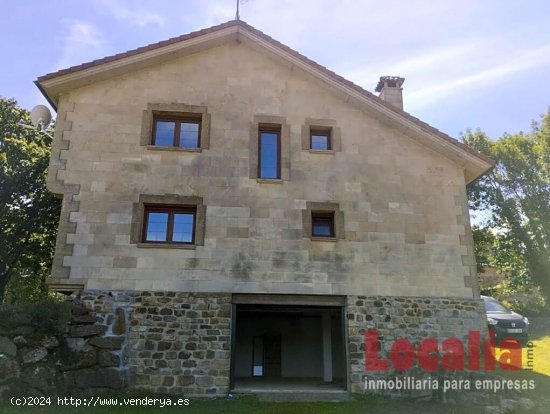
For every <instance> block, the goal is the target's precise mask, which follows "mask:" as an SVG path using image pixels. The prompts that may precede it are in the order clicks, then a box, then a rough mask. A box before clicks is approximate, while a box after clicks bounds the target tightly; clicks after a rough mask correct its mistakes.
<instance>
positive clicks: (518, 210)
mask: <svg viewBox="0 0 550 414" xmlns="http://www.w3.org/2000/svg"><path fill="white" fill-rule="evenodd" d="M462 138H463V140H464V142H465V143H467V144H468V145H470V146H471V147H473V148H475V149H477V150H478V151H480V152H482V153H484V154H486V155H488V156H489V157H491V158H492V159H494V160H495V161H496V166H495V168H494V169H493V170H492V171H491V172H489V173H488V174H486V175H485V176H483V177H482V178H481V179H479V180H478V181H477V182H475V183H474V184H472V185H471V186H470V187H469V189H468V196H469V201H470V208H471V209H472V210H474V211H484V212H488V213H489V215H490V217H489V219H488V220H487V222H486V223H485V224H484V227H486V228H488V229H490V230H491V232H492V234H493V235H494V236H495V240H494V241H493V246H492V248H493V249H500V253H499V252H497V254H496V255H494V256H496V257H497V259H498V258H499V259H498V260H500V263H495V264H496V265H499V266H505V267H507V268H508V269H507V270H508V271H509V272H511V274H513V275H515V278H516V283H518V284H522V283H523V284H525V283H527V284H528V283H529V282H533V283H534V284H536V285H538V286H539V287H540V288H541V291H542V293H543V295H544V296H545V297H546V299H547V300H548V299H550V111H549V112H548V113H547V114H546V115H545V116H544V117H543V118H542V122H541V123H540V124H539V123H535V122H533V125H532V131H531V132H530V133H529V134H524V133H521V132H520V133H518V134H515V135H508V134H505V135H503V136H502V137H501V138H499V139H498V140H496V141H492V140H490V139H489V138H488V137H487V136H486V135H485V134H484V133H483V132H481V131H479V130H478V131H475V132H472V131H467V132H466V134H465V135H464V136H463V137H462ZM478 240H484V242H487V238H486V237H481V238H479V237H478Z"/></svg>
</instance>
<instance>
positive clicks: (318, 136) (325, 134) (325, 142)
mask: <svg viewBox="0 0 550 414" xmlns="http://www.w3.org/2000/svg"><path fill="white" fill-rule="evenodd" d="M330 132H331V131H330V129H319V128H313V127H312V128H311V129H310V134H309V148H310V149H312V150H315V151H329V150H331V149H332V144H331V133H330Z"/></svg>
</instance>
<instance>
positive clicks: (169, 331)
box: [36, 21, 492, 395]
mask: <svg viewBox="0 0 550 414" xmlns="http://www.w3.org/2000/svg"><path fill="white" fill-rule="evenodd" d="M402 82H403V79H402V78H395V77H384V78H381V81H380V83H379V85H378V87H377V90H378V91H379V92H380V97H378V96H375V95H373V94H371V93H369V92H367V91H365V90H363V89H361V88H360V87H358V86H356V85H354V84H353V83H351V82H349V81H347V80H345V79H343V78H341V77H340V76H338V75H336V74H334V73H333V72H330V71H329V70H327V69H326V68H324V67H322V66H320V65H318V64H316V63H315V62H312V61H311V60H309V59H307V58H305V57H304V56H302V55H300V54H298V53H297V52H295V51H293V50H291V49H289V48H288V47H286V46H284V45H282V44H280V43H279V42H277V41H275V40H274V39H272V38H270V37H268V36H267V35H265V34H263V33H261V32H259V31H258V30H256V29H254V28H253V27H251V26H249V25H247V24H246V23H244V22H242V21H232V22H229V23H225V24H222V25H219V26H216V27H212V28H209V29H205V30H201V31H199V32H195V33H191V34H189V35H185V36H181V37H179V38H174V39H170V40H168V41H165V42H161V43H159V44H155V45H150V46H147V47H144V48H140V49H137V50H135V51H130V52H126V53H123V54H120V55H115V56H112V57H108V58H105V59H101V60H99V61H94V62H91V63H88V64H84V65H80V66H77V67H73V68H69V69H66V70H62V71H59V72H56V73H52V74H49V75H45V76H43V77H41V78H39V79H38V80H37V81H36V83H37V85H38V87H39V88H40V90H41V91H42V92H43V93H44V95H45V96H46V97H47V98H48V100H49V101H50V102H51V103H52V105H54V107H56V108H57V123H56V130H55V135H54V142H53V148H52V155H51V163H50V168H49V175H48V186H49V189H50V190H51V191H52V192H54V193H57V194H59V195H61V196H62V197H63V207H62V212H61V217H60V225H59V234H58V240H57V246H56V255H55V260H54V266H53V269H52V276H51V278H50V280H49V284H50V286H51V287H52V288H54V289H57V290H59V291H67V292H80V293H79V294H80V295H81V298H82V299H83V300H84V301H85V302H86V303H87V304H88V305H89V306H90V308H91V309H93V310H94V311H96V312H97V313H98V314H103V315H108V314H117V312H118V314H119V315H120V314H122V315H124V318H125V321H126V327H125V329H126V331H125V334H124V348H123V350H122V352H123V353H124V358H122V359H121V366H120V367H119V368H120V370H121V372H122V371H123V372H124V375H127V377H128V380H129V383H130V384H131V385H132V386H135V387H140V388H145V389H149V390H154V391H161V392H174V393H180V392H183V393H186V394H188V395H203V394H213V395H223V394H225V393H227V392H228V391H229V390H230V389H234V390H238V389H241V388H242V389H246V388H247V387H249V388H250V387H254V386H255V385H257V384H261V383H262V382H266V381H272V382H273V383H274V384H276V383H281V382H283V383H288V384H291V383H292V382H293V381H295V382H296V384H299V383H308V384H310V385H311V384H321V385H323V384H330V385H331V386H332V387H334V388H338V389H342V390H348V391H354V392H358V391H360V390H361V389H362V386H363V385H362V381H363V377H364V375H365V356H364V333H365V331H366V330H368V329H376V330H377V331H379V332H380V336H381V337H383V338H384V343H383V344H382V350H386V347H387V346H389V344H390V342H391V339H392V338H399V337H408V338H410V339H411V340H413V341H414V340H420V339H423V338H425V337H428V336H434V337H438V338H443V337H446V336H447V337H448V336H453V337H464V336H465V335H466V334H467V332H468V331H469V330H483V327H484V325H485V319H484V317H483V315H484V307H483V303H482V301H481V300H480V299H479V288H478V282H477V277H476V266H475V259H474V254H473V241H472V236H471V231H470V224H469V216H468V206H467V200H466V185H467V184H468V183H469V182H471V181H473V180H475V179H476V178H477V177H479V176H480V175H482V174H483V173H484V172H486V171H487V170H488V169H490V168H491V166H492V163H491V161H490V160H488V159H486V158H484V157H483V156H481V155H479V154H477V153H476V152H474V151H473V150H471V149H469V148H468V147H466V146H464V145H463V144H461V143H459V142H457V141H455V140H454V139H452V138H450V137H448V136H446V135H444V134H443V133H441V132H439V131H437V130H435V129H434V128H432V127H430V126H428V125H427V124H425V123H423V122H421V121H420V120H418V119H416V118H414V117H412V116H411V115H409V114H407V113H406V112H404V111H403V110H402V95H401V85H402ZM239 387H240V388H239Z"/></svg>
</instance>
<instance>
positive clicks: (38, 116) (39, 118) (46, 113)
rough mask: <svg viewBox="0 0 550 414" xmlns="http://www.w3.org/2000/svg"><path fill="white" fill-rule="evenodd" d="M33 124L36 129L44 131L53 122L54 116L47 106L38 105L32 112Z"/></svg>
mask: <svg viewBox="0 0 550 414" xmlns="http://www.w3.org/2000/svg"><path fill="white" fill-rule="evenodd" d="M31 122H32V124H33V125H34V127H35V128H36V129H38V130H39V131H42V130H44V129H46V128H47V127H48V125H50V122H52V114H51V112H50V110H49V109H48V107H47V106H45V105H36V106H35V107H34V108H32V111H31Z"/></svg>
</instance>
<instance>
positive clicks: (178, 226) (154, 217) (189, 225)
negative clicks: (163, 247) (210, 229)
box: [143, 206, 196, 244]
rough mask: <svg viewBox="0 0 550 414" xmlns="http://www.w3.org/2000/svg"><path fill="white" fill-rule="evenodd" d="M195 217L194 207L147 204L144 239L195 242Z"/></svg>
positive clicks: (155, 241)
mask: <svg viewBox="0 0 550 414" xmlns="http://www.w3.org/2000/svg"><path fill="white" fill-rule="evenodd" d="M195 217H196V208H194V207H189V208H181V207H166V206H146V207H145V220H144V225H145V229H144V237H143V241H144V242H147V243H183V244H193V243H194V241H195Z"/></svg>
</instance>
